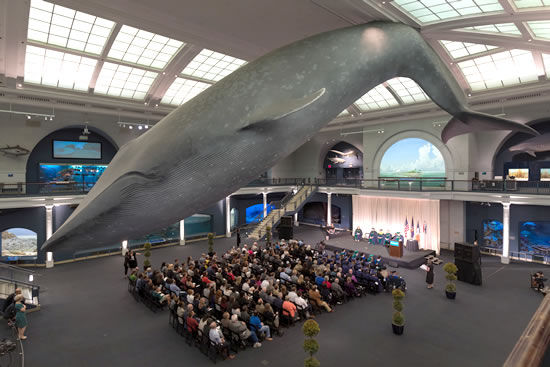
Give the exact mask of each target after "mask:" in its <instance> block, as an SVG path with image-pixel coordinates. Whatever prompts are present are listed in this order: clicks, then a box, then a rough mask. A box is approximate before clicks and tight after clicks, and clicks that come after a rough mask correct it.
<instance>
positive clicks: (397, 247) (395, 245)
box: [390, 240, 403, 257]
mask: <svg viewBox="0 0 550 367" xmlns="http://www.w3.org/2000/svg"><path fill="white" fill-rule="evenodd" d="M390 256H393V257H403V241H395V240H392V241H390Z"/></svg>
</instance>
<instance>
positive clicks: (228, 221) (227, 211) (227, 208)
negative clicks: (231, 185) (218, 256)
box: [225, 196, 231, 237]
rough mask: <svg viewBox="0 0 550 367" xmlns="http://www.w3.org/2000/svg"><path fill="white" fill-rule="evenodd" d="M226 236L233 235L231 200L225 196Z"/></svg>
mask: <svg viewBox="0 0 550 367" xmlns="http://www.w3.org/2000/svg"><path fill="white" fill-rule="evenodd" d="M225 237H231V201H230V199H229V196H228V197H226V198H225Z"/></svg>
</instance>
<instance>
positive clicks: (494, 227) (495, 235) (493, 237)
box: [481, 219, 502, 249]
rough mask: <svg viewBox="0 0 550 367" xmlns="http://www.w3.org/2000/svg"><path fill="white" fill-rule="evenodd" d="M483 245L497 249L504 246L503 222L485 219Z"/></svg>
mask: <svg viewBox="0 0 550 367" xmlns="http://www.w3.org/2000/svg"><path fill="white" fill-rule="evenodd" d="M481 245H482V246H485V247H491V248H495V249H501V248H502V222H501V221H499V220H489V219H485V220H484V221H483V238H482V243H481Z"/></svg>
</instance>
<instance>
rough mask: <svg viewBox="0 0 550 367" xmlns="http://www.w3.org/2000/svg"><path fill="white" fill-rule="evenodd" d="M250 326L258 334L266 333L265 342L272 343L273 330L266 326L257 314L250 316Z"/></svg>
mask: <svg viewBox="0 0 550 367" xmlns="http://www.w3.org/2000/svg"><path fill="white" fill-rule="evenodd" d="M250 326H251V327H253V328H254V329H255V331H256V334H259V333H264V334H265V340H267V341H271V340H273V339H272V338H271V329H270V328H269V326H268V325H264V324H263V323H262V322H261V321H260V318H259V317H258V313H257V312H253V313H252V316H250Z"/></svg>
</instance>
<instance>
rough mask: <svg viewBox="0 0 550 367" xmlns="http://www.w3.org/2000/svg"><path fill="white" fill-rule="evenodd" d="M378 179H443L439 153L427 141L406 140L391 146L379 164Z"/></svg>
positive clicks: (441, 159)
mask: <svg viewBox="0 0 550 367" xmlns="http://www.w3.org/2000/svg"><path fill="white" fill-rule="evenodd" d="M380 177H418V178H421V177H422V178H430V177H438V178H442V177H445V161H444V160H443V156H442V155H441V152H440V151H439V150H438V149H437V148H436V147H435V146H434V145H433V144H432V143H430V142H429V141H426V140H424V139H419V138H406V139H403V140H399V141H398V142H397V143H395V144H393V145H392V146H391V147H390V148H389V149H388V150H387V151H386V153H384V156H383V158H382V162H381V163H380Z"/></svg>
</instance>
